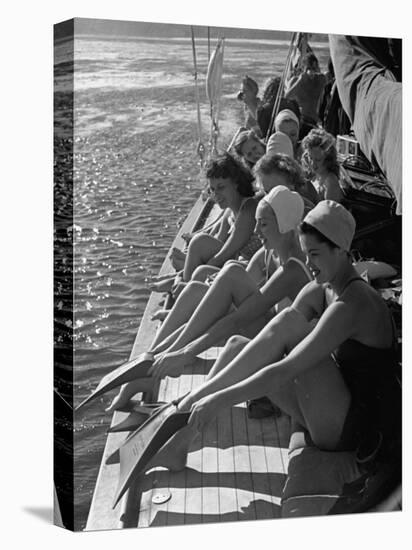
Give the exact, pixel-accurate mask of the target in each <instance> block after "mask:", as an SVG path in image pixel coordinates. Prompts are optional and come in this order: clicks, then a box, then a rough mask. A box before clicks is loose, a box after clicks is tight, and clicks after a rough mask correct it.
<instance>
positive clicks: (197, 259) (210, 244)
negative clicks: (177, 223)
mask: <svg viewBox="0 0 412 550" xmlns="http://www.w3.org/2000/svg"><path fill="white" fill-rule="evenodd" d="M222 246H223V243H222V241H219V240H218V239H215V238H214V237H211V236H210V235H208V234H206V233H200V234H199V235H196V236H195V237H193V239H192V240H191V241H190V244H189V248H188V251H187V256H186V260H185V266H184V269H183V281H185V282H187V281H190V279H191V277H192V275H193V272H194V270H195V269H196V268H197V267H198V266H199V265H203V264H206V263H207V262H208V261H209V260H210V258H212V256H214V255H215V254H217V252H219V250H220V249H221V248H222Z"/></svg>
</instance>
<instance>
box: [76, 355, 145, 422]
mask: <svg viewBox="0 0 412 550" xmlns="http://www.w3.org/2000/svg"><path fill="white" fill-rule="evenodd" d="M153 361H154V357H153V354H152V353H148V352H147V353H141V354H140V355H139V356H138V357H136V358H135V359H132V360H131V361H127V363H124V364H123V365H120V367H118V368H117V369H115V370H114V371H112V372H110V373H109V374H106V376H104V377H103V378H102V379H101V380H100V382H99V384H98V386H97V387H96V388H95V389H94V390H93V391H92V393H91V394H90V395H89V396H88V397H86V399H84V400H83V401H82V402H81V403H80V405H77V407H76V408H75V409H74V410H75V411H78V410H79V409H81V408H82V407H84V405H86V404H87V403H89V402H90V401H92V400H93V399H95V398H96V397H98V396H99V395H102V394H103V393H106V392H108V391H110V390H112V389H113V388H116V387H117V386H121V385H122V384H126V383H127V382H131V381H132V380H136V379H137V378H145V377H147V376H148V371H149V369H150V367H151V366H152V365H153Z"/></svg>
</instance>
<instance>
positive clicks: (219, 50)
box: [206, 38, 225, 156]
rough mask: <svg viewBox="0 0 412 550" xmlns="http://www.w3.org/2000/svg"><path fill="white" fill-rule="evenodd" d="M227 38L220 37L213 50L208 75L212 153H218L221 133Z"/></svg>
mask: <svg viewBox="0 0 412 550" xmlns="http://www.w3.org/2000/svg"><path fill="white" fill-rule="evenodd" d="M224 47H225V39H224V38H220V39H219V40H218V43H217V45H216V49H215V51H214V52H213V54H212V56H211V58H210V61H209V66H208V68H207V75H206V95H207V98H208V100H209V103H210V118H211V130H210V145H211V147H210V149H211V155H212V156H213V155H216V153H217V138H218V135H219V112H220V95H221V91H222V74H223V54H224Z"/></svg>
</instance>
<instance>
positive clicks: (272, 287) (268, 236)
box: [118, 186, 311, 403]
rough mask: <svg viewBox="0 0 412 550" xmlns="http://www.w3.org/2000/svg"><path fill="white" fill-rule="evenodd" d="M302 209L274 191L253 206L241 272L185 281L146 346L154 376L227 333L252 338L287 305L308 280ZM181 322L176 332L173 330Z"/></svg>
mask: <svg viewBox="0 0 412 550" xmlns="http://www.w3.org/2000/svg"><path fill="white" fill-rule="evenodd" d="M303 211H304V204H303V200H302V198H301V196H300V195H299V194H298V193H296V192H293V191H290V190H289V189H288V188H287V187H285V186H278V187H276V188H274V189H273V190H272V191H271V192H270V193H269V194H268V195H266V196H265V197H264V198H263V199H262V200H261V201H260V202H259V204H258V207H257V209H256V228H255V231H256V233H257V234H258V235H259V237H260V240H261V242H262V244H263V247H262V249H261V250H260V251H258V252H257V253H256V255H255V256H254V258H252V260H251V261H250V262H249V265H248V266H247V267H246V269H245V267H244V266H243V265H242V264H240V263H238V262H229V263H227V264H226V265H225V266H224V267H223V269H222V270H221V271H220V273H219V275H218V276H217V277H216V279H215V280H214V282H213V284H212V285H211V286H210V287H209V286H207V285H205V284H204V283H201V282H199V281H192V282H191V283H189V285H188V286H187V287H186V288H185V290H184V291H183V292H182V294H181V295H180V296H179V298H178V299H177V301H176V303H175V305H174V307H173V308H172V310H171V311H170V312H169V314H168V316H167V317H166V319H165V321H164V323H163V325H162V327H161V328H160V331H159V333H158V334H157V336H156V338H155V340H154V342H153V344H152V347H151V350H150V351H151V352H152V353H154V354H155V355H156V360H155V362H154V366H153V369H152V374H153V376H154V377H155V378H160V377H162V376H163V375H165V374H172V373H174V372H176V371H178V370H179V369H181V368H182V367H183V366H184V365H185V364H187V363H188V362H191V361H193V359H194V358H195V357H196V355H197V354H199V353H201V352H202V351H204V350H206V349H208V348H209V347H210V346H212V345H216V344H218V343H219V342H221V341H222V340H223V341H226V339H227V338H228V337H230V336H232V335H233V334H237V333H239V332H241V333H242V334H244V335H246V336H248V337H254V336H256V334H257V333H258V332H259V331H260V330H261V329H262V328H263V327H264V326H265V325H266V323H267V322H268V321H269V320H270V319H271V318H272V317H273V314H274V313H276V311H277V310H279V309H281V308H283V307H287V306H288V305H290V304H291V303H292V301H293V300H294V298H295V297H296V295H297V294H298V292H299V291H300V290H301V288H303V286H304V285H305V284H306V283H307V282H308V281H309V280H311V275H310V272H309V271H308V269H307V268H306V266H305V264H304V262H303V260H304V256H303V254H302V251H301V249H300V245H299V240H298V234H297V227H298V225H299V223H300V222H301V220H302V217H303ZM184 323H186V325H185V326H184V327H183V330H182V331H180V332H179V331H178V332H174V331H176V329H178V327H181V326H182V325H183V324H184ZM172 332H174V334H171V333H172ZM244 340H245V341H246V339H244ZM211 376H213V373H211ZM136 387H137V386H136ZM130 388H133V386H130ZM136 391H138V389H136V390H135V392H136ZM128 393H129V392H127V393H125V392H123V397H124V396H126V395H128ZM119 402H120V403H123V402H124V400H123V398H122V400H121V401H118V403H119Z"/></svg>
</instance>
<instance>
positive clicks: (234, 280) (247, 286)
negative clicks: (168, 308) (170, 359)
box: [168, 263, 258, 351]
mask: <svg viewBox="0 0 412 550" xmlns="http://www.w3.org/2000/svg"><path fill="white" fill-rule="evenodd" d="M257 291H258V289H257V286H256V283H255V281H254V280H253V279H252V278H251V277H250V276H249V274H248V273H246V271H245V269H244V268H243V267H242V266H240V265H239V264H235V263H233V264H229V265H227V266H225V267H223V268H222V269H221V270H220V272H219V274H218V276H217V277H216V279H215V281H214V282H213V284H212V286H211V287H209V288H208V291H207V293H206V295H205V296H204V298H203V299H202V301H201V302H200V304H198V306H197V308H196V309H195V311H194V313H193V315H192V317H191V318H190V321H189V322H188V324H187V326H186V327H185V329H184V330H183V332H182V334H181V335H180V336H179V338H178V339H177V340H176V341H175V343H174V344H173V346H171V347H170V348H169V349H168V351H175V350H179V349H181V348H182V347H183V346H185V345H186V344H188V343H190V342H192V341H193V340H195V339H196V338H198V337H199V336H201V335H202V334H204V333H205V332H206V331H207V330H208V329H209V328H210V327H211V326H212V325H213V324H214V323H215V322H216V321H217V320H218V319H221V318H222V317H223V316H224V315H226V314H227V313H228V312H229V310H230V307H231V306H232V305H233V304H234V305H235V306H239V305H240V304H241V303H242V302H244V300H246V298H248V297H249V296H250V295H251V294H253V293H254V292H257Z"/></svg>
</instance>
